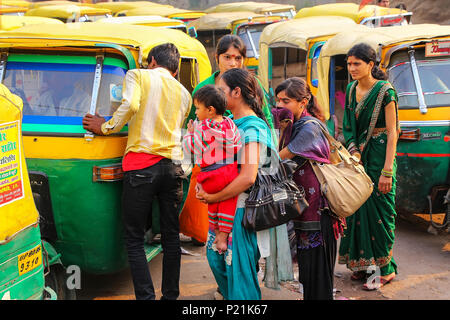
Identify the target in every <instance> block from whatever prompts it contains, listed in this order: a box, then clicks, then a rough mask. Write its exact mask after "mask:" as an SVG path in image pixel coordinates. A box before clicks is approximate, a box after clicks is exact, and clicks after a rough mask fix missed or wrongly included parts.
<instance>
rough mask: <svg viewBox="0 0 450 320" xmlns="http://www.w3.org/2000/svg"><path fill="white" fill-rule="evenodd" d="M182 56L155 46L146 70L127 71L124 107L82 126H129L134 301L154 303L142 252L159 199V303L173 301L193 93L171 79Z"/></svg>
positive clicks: (126, 187) (125, 197)
mask: <svg viewBox="0 0 450 320" xmlns="http://www.w3.org/2000/svg"><path fill="white" fill-rule="evenodd" d="M179 60H180V54H179V52H178V49H177V48H176V47H175V45H173V44H171V43H166V44H162V45H159V46H156V47H154V48H153V49H152V50H151V51H150V53H149V54H148V58H147V61H148V68H147V69H133V70H129V71H128V72H127V74H126V75H125V79H124V82H123V93H122V104H121V105H120V106H119V108H118V109H117V111H116V112H114V114H113V116H112V118H111V119H110V120H109V121H106V120H105V119H104V118H103V117H100V116H99V115H98V114H96V115H91V114H87V115H86V116H85V117H84V118H83V127H84V129H86V130H89V131H91V132H93V133H95V134H98V135H108V134H111V133H115V132H119V131H120V130H121V129H122V127H123V126H124V125H125V124H126V123H128V140H127V147H126V150H125V156H124V158H123V161H122V168H123V171H124V179H123V194H122V212H123V221H124V225H125V242H126V246H127V252H128V262H129V264H130V269H131V275H132V278H133V284H134V291H135V295H136V299H138V300H140V299H155V291H154V287H153V282H152V279H151V275H150V272H149V270H148V266H147V260H146V257H145V251H144V234H145V231H146V230H145V227H146V226H147V221H148V220H147V219H151V209H152V200H153V198H157V199H158V203H159V210H160V225H161V244H162V248H163V252H164V257H163V272H162V273H163V274H162V288H161V291H162V299H173V300H174V299H177V298H178V296H179V278H180V261H181V249H180V238H179V229H180V226H179V220H178V214H179V211H180V204H181V201H182V197H183V189H182V179H183V177H184V172H183V169H182V168H181V160H182V157H183V153H182V149H181V137H182V136H181V128H182V127H183V125H184V122H185V121H186V118H187V116H188V114H189V111H190V108H191V105H192V101H191V95H190V94H189V92H188V91H187V90H186V89H185V88H184V87H183V85H182V84H181V83H180V82H178V81H177V80H176V79H175V78H174V77H175V76H176V74H177V72H178V67H179Z"/></svg>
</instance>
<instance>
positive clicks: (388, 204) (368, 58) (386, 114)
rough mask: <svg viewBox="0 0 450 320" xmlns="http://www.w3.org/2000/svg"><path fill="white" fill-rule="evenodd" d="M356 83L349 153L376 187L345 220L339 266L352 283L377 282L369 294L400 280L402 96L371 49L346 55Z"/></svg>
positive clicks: (349, 97)
mask: <svg viewBox="0 0 450 320" xmlns="http://www.w3.org/2000/svg"><path fill="white" fill-rule="evenodd" d="M347 66H348V71H349V73H350V74H351V76H352V78H353V80H355V81H353V82H351V83H350V84H349V85H348V87H347V94H346V106H345V114H344V121H343V133H344V138H345V142H346V145H347V149H348V150H349V151H350V153H352V154H353V155H355V156H357V157H358V158H359V159H360V160H361V162H362V164H363V165H364V168H365V170H366V172H367V174H368V175H369V176H370V178H371V179H372V181H373V182H374V190H373V193H372V195H371V196H370V198H369V199H368V200H367V201H366V202H365V203H364V205H363V206H362V207H361V208H360V209H359V210H358V211H357V212H356V213H355V214H353V215H352V216H350V217H348V218H347V219H346V222H347V228H346V230H345V232H344V237H343V238H342V239H341V244H340V248H339V263H340V264H346V265H347V268H349V269H350V270H352V271H353V274H352V276H351V279H352V280H356V281H357V280H363V281H364V280H365V279H366V277H367V275H368V274H369V273H370V271H372V272H373V271H375V274H374V276H371V277H370V278H369V280H370V281H367V282H366V283H365V284H364V289H366V290H375V289H378V288H380V287H381V286H383V285H385V284H387V283H389V282H390V281H391V280H392V279H394V277H395V275H396V274H397V264H396V262H395V260H394V258H393V254H392V252H393V245H394V239H395V236H394V229H395V218H396V212H395V188H396V177H395V174H396V168H397V166H396V162H395V153H396V145H397V139H398V128H399V127H398V115H397V100H398V98H397V94H396V92H395V90H394V89H393V88H392V86H391V85H390V83H389V82H388V81H385V79H386V74H385V73H384V72H383V71H381V70H380V69H379V68H378V66H377V64H376V53H375V50H373V49H372V48H371V47H370V46H368V45H366V44H358V45H355V46H354V47H353V48H352V49H350V51H349V52H348V54H347Z"/></svg>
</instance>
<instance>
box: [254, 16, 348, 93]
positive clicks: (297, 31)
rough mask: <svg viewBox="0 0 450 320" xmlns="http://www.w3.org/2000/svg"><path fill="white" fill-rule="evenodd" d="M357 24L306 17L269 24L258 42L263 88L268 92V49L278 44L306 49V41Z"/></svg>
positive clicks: (340, 20) (343, 18) (344, 20)
mask: <svg viewBox="0 0 450 320" xmlns="http://www.w3.org/2000/svg"><path fill="white" fill-rule="evenodd" d="M356 25H357V24H356V23H355V22H354V21H353V20H352V19H349V18H346V17H337V16H336V17H308V18H303V19H292V20H288V21H283V22H279V23H274V24H271V25H269V26H267V27H265V28H264V30H263V32H262V34H261V37H260V40H259V47H260V52H259V54H260V57H259V69H258V77H259V78H260V80H261V83H262V84H263V86H264V88H265V89H266V90H269V78H268V73H269V48H270V47H271V46H276V45H277V44H278V43H279V44H280V45H282V46H290V47H296V48H299V49H302V50H307V49H308V40H309V39H311V38H317V37H321V36H327V35H330V36H332V35H334V34H336V33H338V32H340V31H343V30H347V29H349V28H353V27H354V26H356Z"/></svg>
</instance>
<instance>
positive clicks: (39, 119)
mask: <svg viewBox="0 0 450 320" xmlns="http://www.w3.org/2000/svg"><path fill="white" fill-rule="evenodd" d="M167 42H172V43H174V44H175V45H176V46H177V48H178V49H179V51H180V54H181V62H180V70H179V74H178V78H179V80H180V82H181V83H182V84H183V85H184V86H185V87H186V88H187V89H188V90H190V91H192V90H193V89H194V87H195V86H196V85H197V84H198V83H199V82H200V81H202V80H204V79H206V78H207V77H208V76H210V75H211V66H210V63H209V60H208V56H207V54H206V51H205V48H204V47H203V46H202V45H201V43H200V42H198V41H197V40H196V39H193V38H191V37H189V36H188V35H186V34H185V33H183V32H179V31H177V30H171V29H166V28H155V27H148V26H145V27H144V26H132V25H117V24H106V23H105V24H100V23H97V24H96V25H95V28H93V26H92V24H87V23H71V24H64V25H55V26H53V25H41V26H28V27H23V28H20V29H16V30H14V31H9V32H3V33H1V34H0V52H1V60H2V61H1V63H2V65H3V66H5V67H4V68H3V69H2V70H3V72H2V77H1V79H3V84H4V85H6V86H7V87H9V88H11V90H12V89H14V90H15V92H17V94H19V95H20V96H22V97H24V98H25V99H24V112H23V113H24V117H23V128H22V132H23V136H24V149H25V157H26V161H27V165H28V170H30V171H29V174H30V179H31V182H32V187H33V194H34V195H35V201H36V205H37V207H38V210H39V214H40V227H41V233H42V237H43V238H44V239H47V241H48V242H49V243H51V245H52V246H53V247H54V249H55V250H54V252H55V253H59V254H60V255H61V257H60V258H61V262H62V264H63V265H64V266H70V265H76V266H78V267H79V268H80V269H81V271H82V272H86V273H90V274H108V273H114V272H117V271H120V270H122V269H124V268H125V267H126V266H127V265H128V264H127V258H126V251H125V246H124V241H123V225H122V219H121V194H122V182H121V180H122V177H123V173H122V169H121V167H122V166H121V162H122V157H123V154H124V151H125V146H126V141H127V127H125V128H124V129H123V130H122V131H121V132H120V133H118V134H114V135H110V136H94V135H93V134H91V133H90V132H86V130H84V129H83V126H82V117H83V116H84V115H85V114H86V113H91V114H94V113H95V112H98V113H99V114H100V115H102V116H105V117H106V118H107V119H109V118H110V117H111V115H112V114H113V112H114V111H115V110H116V109H117V107H118V106H119V105H120V104H121V90H122V83H123V78H124V76H125V73H126V72H127V70H129V69H135V68H142V67H145V66H146V57H147V54H148V53H149V51H150V49H151V48H153V47H154V46H156V45H159V44H162V43H167ZM58 101H59V102H58ZM186 173H187V174H188V173H189V172H186ZM187 190H188V182H187V181H186V182H185V185H184V192H185V197H186V195H187ZM151 228H152V230H153V233H154V234H156V233H159V212H158V207H157V202H156V201H154V209H153V221H152V225H151ZM145 250H146V255H147V260H148V261H150V259H152V258H153V257H154V256H155V255H157V254H158V253H159V252H160V251H161V247H160V245H159V244H154V243H153V244H146V246H145Z"/></svg>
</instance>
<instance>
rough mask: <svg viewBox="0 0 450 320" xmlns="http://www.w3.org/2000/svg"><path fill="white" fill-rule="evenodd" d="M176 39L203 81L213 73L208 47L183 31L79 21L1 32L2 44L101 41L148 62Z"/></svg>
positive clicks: (73, 44)
mask: <svg viewBox="0 0 450 320" xmlns="http://www.w3.org/2000/svg"><path fill="white" fill-rule="evenodd" d="M167 42H172V43H174V44H175V45H176V47H177V48H178V50H179V51H180V55H181V56H184V57H193V58H196V59H197V61H198V63H199V72H200V81H202V80H204V79H206V78H207V77H209V76H210V75H211V64H210V62H209V58H208V54H207V53H206V49H205V47H204V46H203V45H202V44H201V43H200V42H199V41H198V40H197V39H194V38H192V37H190V36H189V35H187V34H186V33H184V32H180V31H179V30H173V29H168V28H167V29H166V28H158V27H150V26H139V25H128V24H115V23H97V24H96V25H95V28H93V27H92V23H85V22H75V23H65V24H62V25H59V24H58V25H35V26H25V27H22V28H19V29H15V30H13V31H7V32H3V33H0V47H11V46H15V47H19V46H20V47H24V46H25V47H62V46H88V47H91V46H92V47H93V46H95V45H96V44H97V43H107V44H117V45H121V46H124V47H131V48H137V49H139V50H141V52H142V61H145V60H146V58H147V55H148V53H149V51H150V50H151V49H152V48H153V47H155V46H157V45H160V44H163V43H167Z"/></svg>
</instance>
